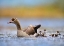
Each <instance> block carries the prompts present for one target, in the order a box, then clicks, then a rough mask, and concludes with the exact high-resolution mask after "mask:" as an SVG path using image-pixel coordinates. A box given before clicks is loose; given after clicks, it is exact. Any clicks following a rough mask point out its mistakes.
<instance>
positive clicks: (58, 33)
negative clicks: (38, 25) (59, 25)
mask: <svg viewBox="0 0 64 46" xmlns="http://www.w3.org/2000/svg"><path fill="white" fill-rule="evenodd" d="M58 35H61V34H60V32H59V31H57V32H56V34H51V35H49V36H52V37H58Z"/></svg>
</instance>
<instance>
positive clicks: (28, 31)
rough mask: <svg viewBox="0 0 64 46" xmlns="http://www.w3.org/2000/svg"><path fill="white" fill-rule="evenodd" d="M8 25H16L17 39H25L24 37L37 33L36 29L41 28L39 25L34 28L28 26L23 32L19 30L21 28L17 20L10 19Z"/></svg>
mask: <svg viewBox="0 0 64 46" xmlns="http://www.w3.org/2000/svg"><path fill="white" fill-rule="evenodd" d="M8 23H13V24H15V25H16V27H17V36H19V37H21V36H22V37H26V36H29V35H33V34H35V33H36V32H37V29H38V28H40V27H41V25H40V24H39V25H36V26H32V25H30V26H29V27H28V28H27V29H25V30H22V29H21V26H20V23H19V20H18V19H17V18H12V19H11V21H10V22H8Z"/></svg>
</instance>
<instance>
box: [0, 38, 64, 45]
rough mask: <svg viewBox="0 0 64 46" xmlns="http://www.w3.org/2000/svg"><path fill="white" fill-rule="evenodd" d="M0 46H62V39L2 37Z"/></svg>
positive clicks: (63, 43)
mask: <svg viewBox="0 0 64 46" xmlns="http://www.w3.org/2000/svg"><path fill="white" fill-rule="evenodd" d="M0 46H64V39H61V38H46V37H45V38H42V37H40V38H18V37H2V38H0Z"/></svg>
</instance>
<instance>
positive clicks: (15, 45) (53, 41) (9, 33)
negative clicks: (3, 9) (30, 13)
mask: <svg viewBox="0 0 64 46" xmlns="http://www.w3.org/2000/svg"><path fill="white" fill-rule="evenodd" d="M19 20H20V23H21V25H22V27H27V26H28V25H30V24H33V25H37V24H41V25H42V27H61V28H60V29H58V30H59V31H60V33H61V34H64V28H62V27H64V19H60V20H48V19H47V20H46V19H39V20H34V19H33V20H24V19H19ZM8 21H9V19H0V26H4V27H2V28H0V46H64V37H38V38H27V37H23V38H22V37H17V36H16V34H17V31H16V29H14V30H12V29H10V28H9V29H7V28H6V27H8V26H12V27H13V26H14V25H13V24H10V25H8V24H7V22H8ZM14 27H15V26H14ZM47 31H48V30H47ZM54 31H56V30H53V29H51V32H48V33H52V32H54Z"/></svg>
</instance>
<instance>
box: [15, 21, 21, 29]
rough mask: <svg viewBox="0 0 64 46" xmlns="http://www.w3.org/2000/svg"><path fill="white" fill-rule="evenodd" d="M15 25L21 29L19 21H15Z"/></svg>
mask: <svg viewBox="0 0 64 46" xmlns="http://www.w3.org/2000/svg"><path fill="white" fill-rule="evenodd" d="M16 26H17V30H21V26H20V23H19V22H18V23H16Z"/></svg>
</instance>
